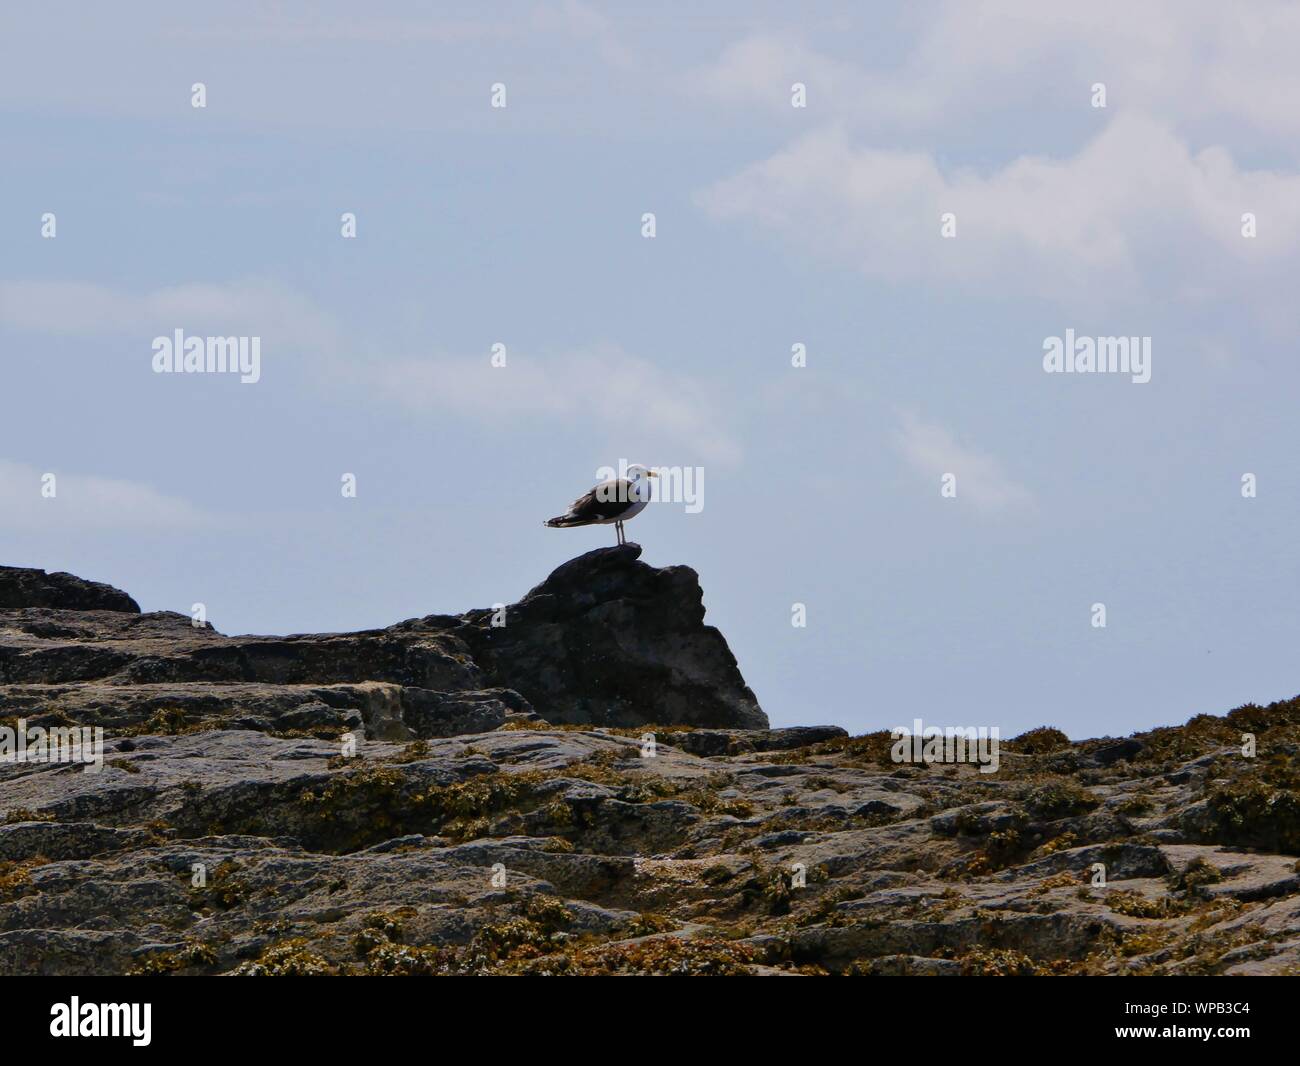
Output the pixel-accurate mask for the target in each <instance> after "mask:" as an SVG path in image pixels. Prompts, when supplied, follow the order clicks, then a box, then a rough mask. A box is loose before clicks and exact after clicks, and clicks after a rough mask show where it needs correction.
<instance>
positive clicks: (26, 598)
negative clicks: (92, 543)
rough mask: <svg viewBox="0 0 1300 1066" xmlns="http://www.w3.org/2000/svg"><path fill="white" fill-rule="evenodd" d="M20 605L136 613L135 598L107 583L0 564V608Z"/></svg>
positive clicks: (138, 610) (12, 607)
mask: <svg viewBox="0 0 1300 1066" xmlns="http://www.w3.org/2000/svg"><path fill="white" fill-rule="evenodd" d="M22 607H51V608H55V609H57V610H63V611H126V612H128V613H130V614H139V613H140V606H139V604H137V603H136V602H135V600H133V599H131V597H130V596H128V595H127V594H126V593H125V592H122V591H120V590H119V589H115V588H113V587H112V586H111V585H102V584H100V583H99V582H98V581H84V580H82V579H81V578H79V577H74V576H73V575H72V574H64V573H57V574H47V573H46V572H45V571H44V570H29V569H26V568H24V567H18V566H0V610H13V609H15V608H22Z"/></svg>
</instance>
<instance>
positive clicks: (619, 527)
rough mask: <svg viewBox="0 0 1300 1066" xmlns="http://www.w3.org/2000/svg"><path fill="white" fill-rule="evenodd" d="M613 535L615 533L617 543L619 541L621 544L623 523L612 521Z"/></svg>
mask: <svg viewBox="0 0 1300 1066" xmlns="http://www.w3.org/2000/svg"><path fill="white" fill-rule="evenodd" d="M614 535H615V537H617V538H618V543H619V544H622V543H623V523H622V522H615V523H614Z"/></svg>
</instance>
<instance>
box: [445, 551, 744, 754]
mask: <svg viewBox="0 0 1300 1066" xmlns="http://www.w3.org/2000/svg"><path fill="white" fill-rule="evenodd" d="M640 554H641V548H640V547H639V546H638V545H636V544H625V545H621V546H619V547H615V548H600V549H597V550H596V551H592V552H588V553H587V554H586V555H583V556H580V557H578V558H577V559H574V560H572V561H571V562H568V563H565V564H564V565H563V566H561V567H560V568H559V569H557V570H556V571H555V572H554V573H553V574H551V576H550V577H548V578H547V579H546V580H545V581H543V582H542V583H541V584H540V585H538V586H537V587H536V588H535V589H533V590H532V591H531V592H529V593H528V595H526V596H525V597H524V598H523V599H522V600H521V601H520V602H519V603H517V604H514V605H513V606H511V607H510V608H508V609H507V611H506V612H505V618H504V621H505V623H506V624H504V625H500V626H494V625H493V624H492V616H493V612H490V611H472V612H470V613H469V614H468V615H465V616H464V618H463V619H462V622H461V625H460V626H458V627H457V629H456V630H455V633H456V635H457V636H458V637H460V638H461V639H462V640H464V641H465V643H466V645H468V647H469V649H470V651H471V653H472V654H473V656H474V661H475V662H476V663H478V664H479V665H480V667H481V668H482V669H483V671H484V673H485V675H486V676H487V678H488V679H489V681H491V682H492V683H493V684H496V685H500V686H503V687H506V688H512V689H515V690H516V691H518V692H520V693H522V694H523V695H524V696H525V697H527V699H528V700H529V702H530V703H531V704H532V705H533V707H534V709H536V711H537V713H538V714H540V715H541V716H542V717H543V718H545V719H546V720H547V721H548V722H568V723H574V724H595V725H634V724H639V723H649V722H659V723H676V724H680V725H698V726H721V725H731V726H734V727H737V728H741V729H764V728H766V727H767V724H768V723H767V715H765V714H764V713H763V712H762V711H761V710H760V709H759V706H758V702H757V700H755V699H754V694H753V693H752V692H751V691H750V690H749V688H748V686H746V684H745V681H744V679H743V678H742V677H741V676H740V670H739V669H738V668H737V666H736V659H735V657H734V656H733V655H732V654H731V650H730V649H729V648H728V647H727V642H726V641H725V640H724V639H723V638H722V634H721V633H719V632H718V631H717V630H716V629H714V628H713V627H712V626H706V625H705V624H704V602H703V593H702V591H701V590H700V583H699V578H698V577H697V575H696V573H695V571H694V570H692V569H691V568H690V567H687V566H669V567H664V568H663V569H655V568H653V567H650V566H646V565H645V564H644V563H641V562H639V561H638V557H639V556H640Z"/></svg>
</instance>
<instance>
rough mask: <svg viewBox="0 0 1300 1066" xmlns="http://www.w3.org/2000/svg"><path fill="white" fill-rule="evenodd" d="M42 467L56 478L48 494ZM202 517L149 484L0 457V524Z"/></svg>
mask: <svg viewBox="0 0 1300 1066" xmlns="http://www.w3.org/2000/svg"><path fill="white" fill-rule="evenodd" d="M46 473H52V474H54V476H55V479H56V480H55V483H54V484H55V490H56V494H55V495H54V497H52V498H46V497H44V496H43V495H42V492H41V490H42V486H43V482H42V478H43V476H44V475H45V474H46ZM205 521H206V519H205V516H204V514H203V512H202V511H200V510H199V509H198V508H196V507H194V506H193V505H192V504H190V503H188V502H186V501H185V500H181V499H177V498H175V497H172V496H167V495H164V494H163V493H161V492H158V491H157V490H156V489H152V488H150V487H149V486H148V485H142V484H140V483H138V482H134V481H122V480H118V479H115V478H105V477H98V476H96V475H93V474H79V473H75V472H73V471H63V470H59V469H54V470H48V471H46V470H38V469H37V468H36V467H33V466H27V465H25V464H22V463H15V462H11V461H9V460H6V459H0V528H8V529H46V530H50V529H65V530H82V529H178V528H192V527H196V526H199V525H201V524H203V523H204V522H205Z"/></svg>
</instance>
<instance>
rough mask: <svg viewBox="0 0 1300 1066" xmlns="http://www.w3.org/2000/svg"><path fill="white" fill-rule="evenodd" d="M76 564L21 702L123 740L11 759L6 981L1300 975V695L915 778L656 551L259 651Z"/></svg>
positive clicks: (13, 642)
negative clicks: (496, 603) (460, 607)
mask: <svg viewBox="0 0 1300 1066" xmlns="http://www.w3.org/2000/svg"><path fill="white" fill-rule="evenodd" d="M20 573H21V574H40V572H39V571H22V572H20ZM4 574H6V575H12V574H13V571H5V572H4ZM65 576H66V575H46V576H45V579H44V580H43V582H37V584H36V585H33V581H34V580H35V579H33V578H31V577H21V578H16V577H12V576H8V577H6V578H4V580H7V581H8V585H6V586H4V587H6V588H8V589H9V592H8V593H6V595H11V596H13V597H16V598H17V602H15V600H14V599H9V600H6V601H5V602H7V603H10V604H12V605H11V606H7V607H3V608H0V717H3V719H4V720H5V723H4V724H6V725H8V724H11V723H10V721H9V720H10V719H13V718H19V717H22V718H25V719H27V720H28V722H29V723H31V724H39V725H44V726H62V725H71V724H80V725H98V726H100V727H102V728H103V729H104V730H105V734H106V738H105V739H106V743H105V750H104V763H103V765H102V767H101V768H100V769H99V770H98V772H92V773H86V772H82V771H81V770H80V769H79V768H77V767H64V766H45V765H38V764H23V763H15V762H4V761H2V760H0V974H5V975H19V974H21V975H28V974H64V975H67V974H83V975H84V974H123V973H133V974H180V975H200V974H203V975H216V974H229V975H236V974H238V975H244V974H274V975H295V974H356V975H404V974H409V975H423V974H502V975H506V974H593V975H596V974H600V975H604V974H708V975H714V974H754V975H765V976H766V975H771V976H776V975H801V974H821V973H836V974H840V973H842V974H864V975H900V976H903V975H906V976H915V975H935V976H957V975H968V974H1058V973H1059V974H1089V975H1120V974H1162V975H1177V974H1252V975H1254V974H1284V973H1293V972H1295V970H1296V967H1297V965H1300V963H1298V961H1297V960H1300V869H1298V868H1297V857H1296V855H1293V854H1291V853H1290V851H1292V850H1297V851H1300V846H1296V845H1295V841H1296V840H1297V839H1300V837H1296V836H1295V835H1293V834H1294V832H1295V825H1294V822H1295V818H1296V811H1297V809H1298V808H1297V805H1296V800H1295V791H1294V789H1292V788H1291V787H1290V784H1291V782H1292V778H1291V776H1290V775H1291V774H1292V771H1293V768H1294V760H1295V758H1296V754H1297V753H1298V752H1300V703H1296V701H1287V702H1286V703H1284V704H1280V705H1272V706H1270V707H1267V708H1260V707H1254V706H1253V705H1252V706H1248V707H1246V708H1243V709H1239V710H1238V711H1235V712H1232V715H1235V716H1236V717H1232V716H1229V717H1227V718H1223V719H1215V718H1211V717H1210V716H1199V717H1198V718H1197V719H1195V720H1193V722H1192V723H1189V725H1188V726H1187V727H1183V728H1181V729H1161V730H1153V731H1152V732H1150V733H1146V734H1142V735H1140V736H1135V737H1132V738H1129V739H1128V740H1124V741H1114V740H1111V739H1109V738H1104V739H1102V740H1093V741H1080V742H1077V743H1071V742H1070V741H1068V740H1067V739H1064V737H1063V734H1062V735H1060V736H1059V737H1057V736H1051V737H1048V738H1047V739H1048V740H1050V742H1051V743H1050V746H1043V745H1038V746H1039V747H1043V750H1034V747H1035V746H1033V745H1026V747H1025V750H1023V751H1014V752H1008V753H1007V754H1008V757H1007V758H1005V759H1004V760H1003V762H1002V764H1001V768H1000V769H999V771H998V772H997V773H995V774H987V775H985V774H980V773H979V772H978V771H977V769H976V768H975V767H973V766H969V765H966V766H934V767H925V768H922V767H898V766H896V765H895V764H893V762H892V761H891V760H890V759H889V757H888V754H887V746H886V745H882V744H881V743H879V741H880V739H881V737H880V735H873V736H868V737H865V738H853V739H850V738H848V737H847V734H846V733H845V732H844V730H842V729H840V728H838V727H835V726H813V727H797V728H785V729H768V728H766V723H767V720H766V717H765V716H764V715H763V712H762V711H761V710H760V709H759V707H758V704H757V702H756V701H755V699H754V697H753V694H752V693H751V692H750V691H749V689H748V688H747V687H746V686H745V684H744V681H743V679H742V678H741V676H740V673H739V671H738V668H737V666H736V663H735V660H734V658H732V656H731V653H730V652H729V651H728V649H727V646H726V643H725V641H723V639H722V637H721V635H720V634H718V633H717V632H716V630H713V629H710V628H709V627H708V626H706V625H704V622H703V617H704V609H703V604H702V596H701V592H700V587H699V583H698V580H697V579H696V576H695V574H694V573H693V572H692V571H690V570H688V569H686V568H684V567H668V568H665V569H654V568H652V567H649V566H647V565H645V564H644V563H642V562H641V561H640V559H639V549H637V548H636V547H635V546H634V545H629V546H626V547H622V548H613V549H603V550H601V551H597V552H592V553H589V554H588V555H585V556H582V557H580V558H578V559H575V560H573V561H572V562H570V563H567V564H565V565H564V566H562V567H560V568H559V569H558V570H556V571H555V573H553V574H552V575H551V576H550V577H549V578H548V579H547V580H546V581H544V582H543V583H542V584H541V585H539V586H537V588H535V589H533V590H532V591H531V592H529V593H528V594H527V595H526V596H525V597H524V598H523V599H522V600H521V601H520V602H519V603H517V604H514V605H513V606H511V607H509V608H507V609H506V625H505V626H504V627H499V626H498V627H494V626H493V625H492V620H493V619H492V612H487V611H470V612H467V613H466V614H464V615H428V616H425V617H423V618H417V619H410V620H408V621H405V622H402V623H399V624H397V625H394V626H390V627H388V628H386V629H378V630H369V631H365V632H360V633H326V634H307V635H296V636H287V637H255V636H240V637H227V636H223V635H222V634H220V633H218V632H217V631H216V630H215V629H213V628H211V627H210V626H202V627H195V626H193V625H191V624H190V620H189V618H188V617H187V616H184V615H179V614H172V613H165V612H164V613H153V614H140V613H138V612H136V611H134V610H130V609H126V608H125V607H123V608H122V609H120V610H111V609H106V608H105V607H104V606H103V604H104V603H105V602H113V594H114V593H115V590H107V591H106V592H93V593H92V592H83V591H81V590H82V587H83V586H84V587H85V588H91V586H89V584H88V583H82V582H78V581H77V579H75V578H69V579H68V580H67V581H64V580H62V579H63V577H65ZM55 579H58V580H55ZM0 584H3V582H2V581H0ZM56 586H57V587H58V588H61V589H62V590H63V591H62V592H59V593H58V594H57V595H55V594H54V593H50V592H46V591H39V590H40V589H47V588H55V587H56ZM33 588H37V589H38V591H37V592H32V591H31V590H32V589H33ZM100 588H106V587H100ZM19 589H21V590H24V591H22V593H21V595H19V594H18V593H17V592H15V591H14V590H19ZM117 595H121V594H117ZM34 601H36V602H34ZM77 603H81V604H93V606H70V604H77ZM1293 704H1294V705H1293ZM1247 722H1248V723H1249V724H1250V726H1251V728H1252V731H1254V732H1256V733H1257V739H1258V745H1259V758H1257V759H1253V760H1251V759H1244V758H1242V757H1240V755H1239V753H1238V752H1237V750H1236V749H1235V748H1233V747H1232V746H1231V745H1232V744H1233V742H1234V741H1235V734H1237V733H1239V731H1240V729H1241V728H1242V726H1243V723H1247ZM643 731H650V732H654V733H655V736H656V740H657V743H656V745H655V746H654V749H653V757H651V755H650V754H648V753H647V752H646V751H645V750H644V749H643V746H642V742H641V733H642V732H643ZM1054 732H1055V731H1050V730H1046V731H1044V734H1046V733H1054ZM345 734H346V735H348V736H349V738H350V739H349V742H348V743H346V744H345V743H344V742H343V741H344V736H345ZM1038 739H1039V740H1042V739H1043V735H1040V736H1039V738H1038ZM353 744H355V749H354V748H353ZM1260 841H1264V842H1271V846H1272V847H1273V850H1269V849H1268V848H1257V847H1254V846H1253V845H1254V844H1256V843H1259V842H1260ZM1099 866H1100V867H1103V868H1104V870H1105V875H1106V880H1105V883H1104V885H1103V884H1100V883H1098V882H1096V881H1095V874H1096V872H1097V870H1098V868H1099Z"/></svg>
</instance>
